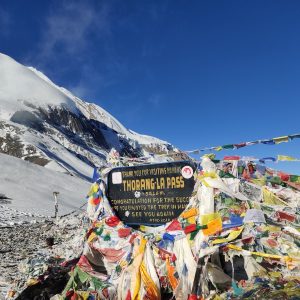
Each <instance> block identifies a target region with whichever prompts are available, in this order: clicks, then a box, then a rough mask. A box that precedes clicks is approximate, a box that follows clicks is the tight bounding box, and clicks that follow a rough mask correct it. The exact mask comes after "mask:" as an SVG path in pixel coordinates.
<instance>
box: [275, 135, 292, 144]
mask: <svg viewBox="0 0 300 300" xmlns="http://www.w3.org/2000/svg"><path fill="white" fill-rule="evenodd" d="M273 141H274V142H275V144H280V143H286V142H288V141H289V137H288V136H287V135H285V136H280V137H277V138H274V139H273Z"/></svg>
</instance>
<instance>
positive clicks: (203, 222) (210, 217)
mask: <svg viewBox="0 0 300 300" xmlns="http://www.w3.org/2000/svg"><path fill="white" fill-rule="evenodd" d="M220 217H221V216H220V214H219V213H212V214H205V215H200V224H201V225H207V223H208V222H209V221H212V220H215V219H218V218H220Z"/></svg>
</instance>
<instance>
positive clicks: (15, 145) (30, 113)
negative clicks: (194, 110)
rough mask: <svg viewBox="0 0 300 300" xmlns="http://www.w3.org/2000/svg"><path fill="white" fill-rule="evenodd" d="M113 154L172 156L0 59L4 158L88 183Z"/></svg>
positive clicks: (151, 139) (28, 71)
mask: <svg viewBox="0 0 300 300" xmlns="http://www.w3.org/2000/svg"><path fill="white" fill-rule="evenodd" d="M112 148H115V149H116V150H117V151H119V152H120V154H121V156H129V157H138V156H143V155H147V154H148V153H149V152H157V153H161V152H167V151H169V150H173V146H172V145H170V144H169V143H167V142H164V141H161V140H159V139H157V138H154V137H150V136H145V135H140V134H137V133H135V132H133V131H131V130H128V129H127V128H125V127H124V126H123V125H122V124H121V123H120V122H119V121H118V120H116V119H115V118H114V117H113V116H112V115H110V114H109V113H108V112H107V111H105V110H104V109H102V108H101V107H99V106H98V105H96V104H93V103H88V102H85V101H83V100H82V99H79V98H78V97H76V96H75V95H73V94H72V93H71V92H69V91H68V90H66V89H64V88H61V87H58V86H57V85H56V84H54V83H53V82H52V81H51V80H50V79H49V78H48V77H46V76H45V75H44V74H43V73H41V72H39V71H38V70H36V69H34V68H32V67H25V66H23V65H21V64H19V63H18V62H16V61H15V60H13V59H12V58H10V57H8V56H6V55H4V54H0V153H5V154H8V155H12V156H15V157H18V158H22V159H24V160H27V161H30V162H33V163H36V164H39V165H41V166H45V167H46V168H50V169H52V170H55V171H60V172H64V173H69V174H71V175H75V176H78V177H81V178H83V179H85V180H89V178H90V177H91V174H92V168H93V167H94V166H99V165H102V164H103V163H104V162H105V158H106V155H107V153H108V152H109V151H110V150H111V149H112Z"/></svg>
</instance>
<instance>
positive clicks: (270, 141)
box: [185, 133, 300, 153]
mask: <svg viewBox="0 0 300 300" xmlns="http://www.w3.org/2000/svg"><path fill="white" fill-rule="evenodd" d="M297 138H300V134H299V133H297V134H291V135H285V136H279V137H275V138H271V139H262V140H257V141H250V142H241V143H234V144H226V145H223V146H214V147H205V148H202V149H197V151H200V152H203V151H212V150H213V151H221V150H232V149H239V148H242V147H246V146H252V145H257V144H264V145H277V144H281V143H287V142H289V141H293V140H294V139H297ZM193 151H196V150H193ZM185 152H186V153H193V152H189V151H185Z"/></svg>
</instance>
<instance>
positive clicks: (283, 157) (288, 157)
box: [277, 155, 298, 161]
mask: <svg viewBox="0 0 300 300" xmlns="http://www.w3.org/2000/svg"><path fill="white" fill-rule="evenodd" d="M277 160H282V161H284V160H288V161H295V160H298V159H297V158H294V157H292V156H287V155H277Z"/></svg>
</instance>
